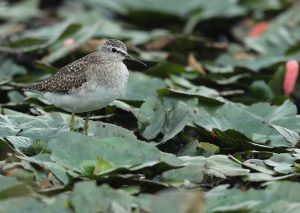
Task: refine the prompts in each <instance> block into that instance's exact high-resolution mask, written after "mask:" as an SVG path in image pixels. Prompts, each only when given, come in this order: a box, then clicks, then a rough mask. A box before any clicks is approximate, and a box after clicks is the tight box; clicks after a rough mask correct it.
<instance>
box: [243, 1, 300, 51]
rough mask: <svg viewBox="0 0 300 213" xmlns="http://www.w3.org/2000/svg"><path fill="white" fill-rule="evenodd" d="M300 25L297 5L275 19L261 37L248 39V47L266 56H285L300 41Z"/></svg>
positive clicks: (246, 40) (246, 41)
mask: <svg viewBox="0 0 300 213" xmlns="http://www.w3.org/2000/svg"><path fill="white" fill-rule="evenodd" d="M299 24H300V15H299V5H295V6H294V7H291V8H290V9H289V10H287V11H285V12H284V13H282V14H280V15H279V16H278V17H277V18H275V19H273V20H272V21H271V22H270V23H269V27H268V29H267V30H266V32H264V33H263V34H262V35H261V36H259V37H256V38H246V39H245V43H246V46H247V47H250V48H252V49H253V50H255V51H257V52H259V53H261V54H264V55H266V54H268V55H274V56H279V55H281V54H284V53H285V52H286V51H287V50H288V49H289V48H290V47H293V46H294V45H296V44H297V42H298V41H299V36H300V27H299Z"/></svg>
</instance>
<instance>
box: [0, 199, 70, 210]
mask: <svg viewBox="0 0 300 213" xmlns="http://www.w3.org/2000/svg"><path fill="white" fill-rule="evenodd" d="M66 203H67V200H66V199H65V198H64V196H56V197H55V198H54V199H53V200H52V201H51V202H50V203H49V202H48V203H46V202H43V201H40V200H38V199H37V198H33V197H19V198H11V199H7V200H4V201H1V202H0V211H1V212H3V213H6V212H7V213H21V212H49V213H50V212H51V213H55V212H61V213H70V212H72V211H71V210H70V209H69V208H68V206H67V205H66Z"/></svg>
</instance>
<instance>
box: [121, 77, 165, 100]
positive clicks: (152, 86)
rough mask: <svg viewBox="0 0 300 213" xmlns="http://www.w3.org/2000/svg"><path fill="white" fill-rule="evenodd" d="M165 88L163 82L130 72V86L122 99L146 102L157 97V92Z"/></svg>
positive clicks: (128, 85)
mask: <svg viewBox="0 0 300 213" xmlns="http://www.w3.org/2000/svg"><path fill="white" fill-rule="evenodd" d="M163 87H165V83H164V81H163V80H161V79H159V78H154V77H150V76H147V75H145V74H142V73H138V72H130V75H129V79H128V84H127V87H126V90H125V93H124V95H122V97H121V99H125V100H145V99H146V98H148V97H151V96H152V97H153V96H155V95H156V90H157V89H160V88H163Z"/></svg>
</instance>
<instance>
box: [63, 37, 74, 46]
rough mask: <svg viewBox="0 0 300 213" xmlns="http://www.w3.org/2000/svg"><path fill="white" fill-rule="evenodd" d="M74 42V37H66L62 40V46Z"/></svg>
mask: <svg viewBox="0 0 300 213" xmlns="http://www.w3.org/2000/svg"><path fill="white" fill-rule="evenodd" d="M73 44H74V39H73V38H67V39H65V40H64V46H65V47H68V46H71V45H73Z"/></svg>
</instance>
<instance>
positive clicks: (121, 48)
mask: <svg viewBox="0 0 300 213" xmlns="http://www.w3.org/2000/svg"><path fill="white" fill-rule="evenodd" d="M98 51H100V52H103V53H104V55H106V59H107V60H111V61H114V62H120V61H123V60H124V59H129V60H132V61H136V62H138V63H141V64H143V65H145V66H146V64H144V63H143V62H141V61H139V60H138V59H136V58H134V57H132V56H130V55H129V54H128V52H127V48H126V46H125V44H124V43H123V42H122V41H120V40H117V39H109V40H107V41H106V42H105V43H104V44H103V45H101V46H100V47H99V48H98Z"/></svg>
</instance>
